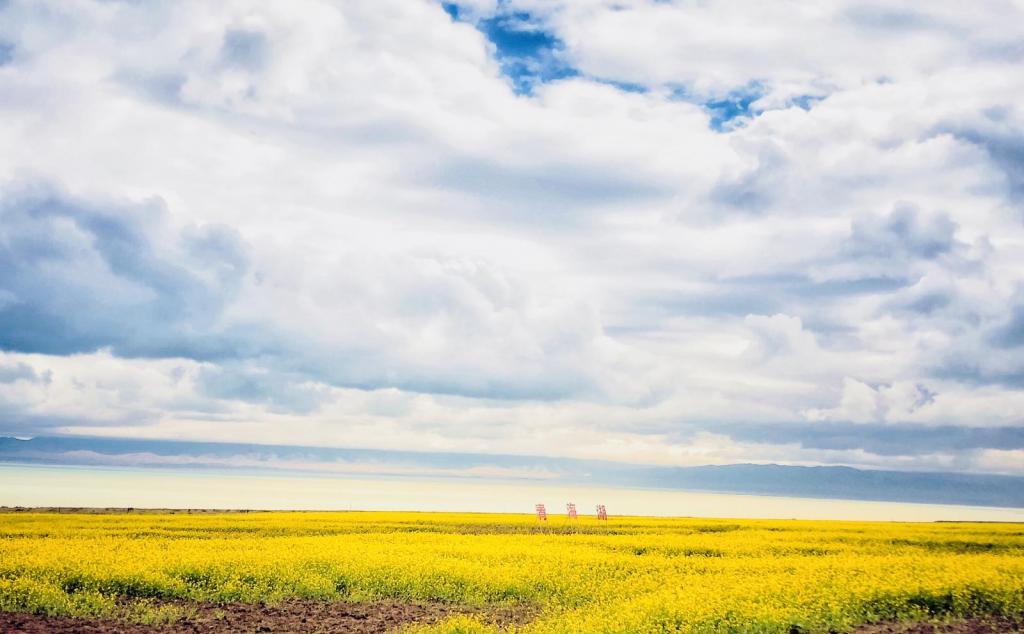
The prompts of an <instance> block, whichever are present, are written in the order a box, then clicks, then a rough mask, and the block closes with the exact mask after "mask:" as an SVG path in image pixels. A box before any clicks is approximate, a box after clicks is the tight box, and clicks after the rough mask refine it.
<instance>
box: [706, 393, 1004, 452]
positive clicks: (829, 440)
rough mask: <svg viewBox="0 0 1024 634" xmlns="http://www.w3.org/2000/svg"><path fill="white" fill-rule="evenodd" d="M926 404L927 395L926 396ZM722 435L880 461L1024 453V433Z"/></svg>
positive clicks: (771, 428)
mask: <svg viewBox="0 0 1024 634" xmlns="http://www.w3.org/2000/svg"><path fill="white" fill-rule="evenodd" d="M924 398H927V395H925V396H924ZM716 431H717V432H719V433H724V434H726V435H728V436H729V437H731V438H733V439H735V440H738V441H746V442H758V443H767V444H786V443H795V444H797V445H799V446H801V447H803V448H806V449H827V450H840V451H842V450H851V449H860V450H864V451H866V452H869V453H873V454H876V455H880V456H921V455H927V454H932V453H940V452H943V453H959V452H962V451H968V450H975V449H1003V450H1009V449H1024V427H1009V426H1004V427H962V426H955V425H935V426H933V425H920V424H915V423H842V422H829V423H819V424H812V425H809V424H807V423H773V424H736V425H727V426H722V427H718V428H717V429H716Z"/></svg>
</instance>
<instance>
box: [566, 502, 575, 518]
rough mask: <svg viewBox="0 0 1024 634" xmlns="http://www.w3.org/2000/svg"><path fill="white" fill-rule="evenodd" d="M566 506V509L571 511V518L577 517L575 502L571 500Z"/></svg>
mask: <svg viewBox="0 0 1024 634" xmlns="http://www.w3.org/2000/svg"><path fill="white" fill-rule="evenodd" d="M565 508H566V510H568V511H569V519H571V520H574V519H576V505H575V504H573V503H572V502H569V503H568V504H566V505H565Z"/></svg>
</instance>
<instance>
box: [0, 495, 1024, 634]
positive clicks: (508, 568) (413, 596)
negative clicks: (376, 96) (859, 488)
mask: <svg viewBox="0 0 1024 634" xmlns="http://www.w3.org/2000/svg"><path fill="white" fill-rule="evenodd" d="M290 599H306V600H317V601H320V600H322V601H350V602H352V601H375V600H388V601H392V602H393V601H406V602H440V603H444V604H452V605H459V606H469V607H473V606H475V607H477V608H482V607H488V606H504V607H506V608H508V607H517V606H518V607H524V608H525V609H526V610H528V611H529V613H530V614H531V618H530V620H529V622H527V623H524V624H519V625H514V627H516V628H517V629H519V630H522V631H524V632H538V633H539V632H557V633H566V632H581V633H582V632H609V633H611V632H616V633H626V632H645V633H646V632H701V633H711V632H760V633H769V632H780V633H788V632H797V631H801V632H803V631H806V632H829V631H837V632H844V631H850V630H851V629H853V628H855V627H856V626H858V625H860V624H863V623H867V622H873V621H879V620H907V619H910V620H920V619H930V618H949V617H957V616H970V615H987V614H995V615H1006V614H1020V613H1021V612H1024V526H1022V525H1012V524H952V523H938V524H883V523H863V522H810V521H746V520H706V519H655V518H614V517H613V518H612V520H611V521H609V522H607V523H598V522H597V521H596V520H594V519H592V518H581V519H580V520H578V521H576V522H570V521H569V520H567V519H565V518H559V517H552V519H551V520H550V521H548V522H547V523H544V524H541V523H539V522H537V521H536V520H535V519H534V518H532V517H530V516H514V515H505V516H503V515H471V514H422V513H254V514H224V515H182V514H176V515H170V514H167V515H162V514H107V515H98V514H52V513H17V514H14V513H8V514H0V611H7V612H23V613H37V614H49V615H79V616H94V617H107V618H111V617H115V616H117V617H119V618H123V617H125V616H127V617H128V618H131V619H134V620H136V621H139V620H141V621H147V620H148V621H161V620H173V619H174V618H176V616H177V615H178V613H177V612H176V610H180V609H181V607H180V606H182V605H187V604H188V603H189V602H207V603H208V602H218V603H220V602H223V603H237V602H242V603H270V604H273V603H276V602H281V601H286V600H290ZM480 614H483V613H482V612H481V613H479V614H475V613H471V614H468V615H456V616H451V617H449V618H446V619H444V620H443V621H442V622H440V623H436V624H433V625H431V626H429V627H428V628H427V629H428V630H429V631H432V632H449V633H455V632H487V631H492V630H493V629H495V628H496V627H497V626H496V625H494V624H493V623H490V624H489V623H488V621H487V619H486V618H484V617H483V616H480ZM506 625H507V624H506Z"/></svg>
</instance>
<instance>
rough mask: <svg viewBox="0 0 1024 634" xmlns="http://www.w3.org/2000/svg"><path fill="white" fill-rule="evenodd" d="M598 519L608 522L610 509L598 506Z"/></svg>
mask: <svg viewBox="0 0 1024 634" xmlns="http://www.w3.org/2000/svg"><path fill="white" fill-rule="evenodd" d="M597 519H599V520H607V519H608V509H606V508H605V507H604V504H598V505H597Z"/></svg>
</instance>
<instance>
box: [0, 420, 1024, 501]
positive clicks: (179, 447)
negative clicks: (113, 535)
mask: <svg viewBox="0 0 1024 634" xmlns="http://www.w3.org/2000/svg"><path fill="white" fill-rule="evenodd" d="M0 462H6V463H20V464H46V465H79V466H99V467H141V468H162V469H228V470H238V471H249V472H252V471H256V472H266V471H289V472H302V473H308V474H315V475H336V476H346V475H358V476H363V477H365V476H374V477H415V478H424V477H440V478H477V479H479V478H485V479H500V480H533V481H546V482H552V483H559V484H573V485H579V484H583V485H595V486H617V487H630V488H634V487H639V488H651V489H669V490H689V491H714V492H722V493H746V494H754V495H778V496H790V497H805V498H833V499H849V500H881V501H894V502H924V503H933V504H964V505H972V506H1001V507H1017V508H1024V477H1017V476H1000V475H983V474H964V473H925V472H906V471H873V470H864V469H854V468H850V467H801V466H788V465H776V464H732V465H716V466H701V467H665V466H651V465H637V464H625V463H619V462H610V461H600V460H576V459H570V458H547V457H537V456H512V455H490V454H462V453H426V452H423V453H421V452H411V451H384V450H374V449H333V448H323V447H297V446H286V445H251V444H239V443H209V442H188V441H168V440H134V439H115V438H90V437H78V436H74V437H72V436H68V437H38V438H32V439H27V440H22V439H16V438H4V437H0Z"/></svg>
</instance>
